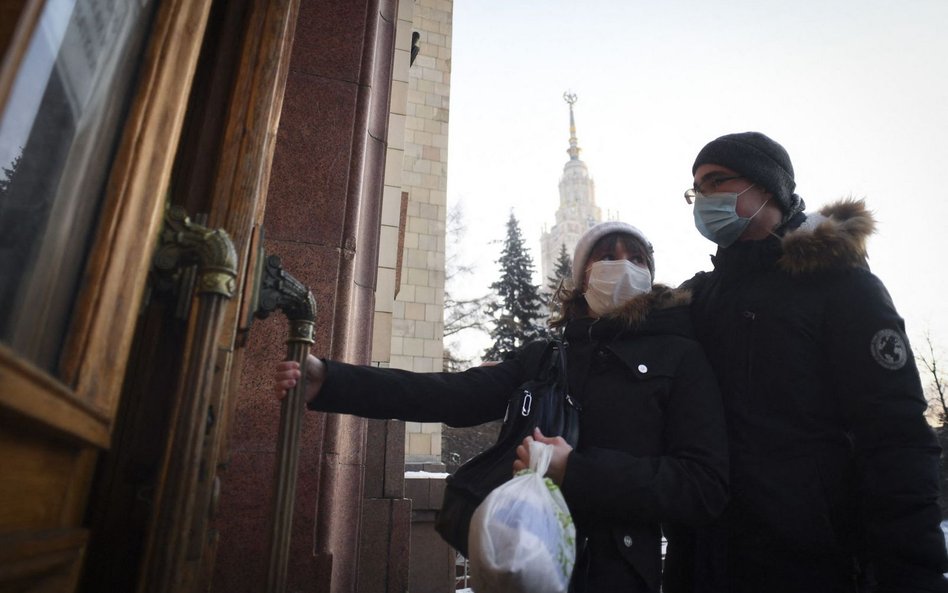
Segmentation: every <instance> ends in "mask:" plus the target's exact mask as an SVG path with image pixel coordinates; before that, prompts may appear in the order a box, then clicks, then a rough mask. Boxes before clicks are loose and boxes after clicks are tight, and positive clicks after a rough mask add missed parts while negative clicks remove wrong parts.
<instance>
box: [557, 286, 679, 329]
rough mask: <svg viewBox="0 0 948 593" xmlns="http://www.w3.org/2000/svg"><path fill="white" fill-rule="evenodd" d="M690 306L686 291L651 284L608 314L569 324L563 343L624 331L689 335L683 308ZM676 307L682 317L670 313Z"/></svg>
mask: <svg viewBox="0 0 948 593" xmlns="http://www.w3.org/2000/svg"><path fill="white" fill-rule="evenodd" d="M690 303H691V291H690V290H686V289H679V288H670V287H668V286H665V285H664V284H655V285H653V286H652V291H651V292H648V293H645V294H641V295H639V296H637V297H635V298H632V299H631V300H629V301H628V302H627V303H626V304H625V305H623V306H622V307H621V308H620V309H618V310H617V311H615V312H613V313H610V314H609V315H606V316H604V317H601V318H599V319H593V318H588V317H587V318H582V319H574V320H572V321H570V322H569V323H567V325H566V328H565V337H566V339H567V340H570V339H576V338H579V337H582V338H588V339H607V338H611V337H614V336H616V335H618V334H620V333H622V332H624V331H628V330H633V331H636V332H640V333H649V332H655V333H675V334H681V335H691V333H692V331H691V328H690V317H689V316H688V314H687V309H684V307H686V306H687V305H689V304H690ZM679 307H681V308H682V309H681V311H683V312H684V314H683V315H676V314H675V313H674V311H673V310H674V309H676V308H679Z"/></svg>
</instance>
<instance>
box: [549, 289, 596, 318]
mask: <svg viewBox="0 0 948 593" xmlns="http://www.w3.org/2000/svg"><path fill="white" fill-rule="evenodd" d="M550 311H551V314H550V327H561V326H563V325H566V324H567V322H569V321H570V320H573V319H576V318H579V317H586V316H588V315H589V305H587V304H586V297H584V296H583V290H582V287H576V286H573V282H572V280H570V279H568V278H564V279H563V280H562V281H561V282H560V285H559V286H558V287H557V289H556V291H555V292H554V293H553V298H552V299H550Z"/></svg>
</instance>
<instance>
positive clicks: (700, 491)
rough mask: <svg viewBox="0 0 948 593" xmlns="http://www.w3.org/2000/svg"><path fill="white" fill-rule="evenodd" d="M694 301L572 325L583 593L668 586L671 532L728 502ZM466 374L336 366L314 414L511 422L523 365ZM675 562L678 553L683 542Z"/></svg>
mask: <svg viewBox="0 0 948 593" xmlns="http://www.w3.org/2000/svg"><path fill="white" fill-rule="evenodd" d="M688 296H689V295H688V294H687V293H684V292H681V291H674V290H671V289H668V288H666V287H660V286H656V287H655V289H654V290H653V292H652V293H650V294H647V295H643V296H641V297H637V298H636V299H633V300H632V301H630V302H629V303H628V304H627V306H626V307H625V308H624V309H623V310H622V311H621V312H620V314H619V315H617V316H616V317H614V318H610V319H600V320H598V321H593V320H590V319H581V320H574V321H572V322H570V323H569V324H568V325H567V327H566V328H565V341H566V344H567V347H566V352H567V369H568V375H569V382H570V386H571V392H572V395H573V396H574V397H576V398H577V399H579V400H580V401H581V402H582V406H583V411H582V414H581V420H580V422H581V428H580V440H579V444H578V446H577V448H576V450H575V451H573V453H571V455H570V457H569V460H568V463H567V469H566V477H565V479H564V483H563V486H562V490H563V494H564V496H565V498H566V501H567V503H568V505H569V507H570V510H571V512H572V514H573V518H574V521H575V522H576V525H577V529H578V533H579V538H578V541H580V542H581V544H580V558H579V559H578V562H577V568H576V570H575V572H574V577H573V589H574V590H576V591H589V592H600V593H612V592H618V591H621V592H653V593H657V591H658V590H659V582H660V579H661V532H660V527H659V524H660V521H663V520H674V521H678V522H684V523H688V524H700V523H706V522H708V521H710V520H711V519H712V518H713V517H715V516H716V515H717V514H718V513H719V512H720V511H721V509H722V508H723V507H724V504H725V499H726V476H727V453H726V449H725V441H726V435H725V430H724V424H723V412H722V409H721V405H720V398H719V395H718V391H717V385H716V382H715V380H714V377H713V376H712V375H711V370H710V367H709V365H708V363H707V360H706V359H705V357H704V354H703V353H702V352H701V349H700V347H699V346H698V344H697V342H696V341H695V340H694V337H693V334H692V330H691V322H690V318H689V314H688V308H687V298H688ZM543 348H545V344H543V343H535V344H531V345H529V346H527V347H526V348H524V350H523V351H521V352H520V353H519V354H518V356H516V357H515V358H513V359H512V360H508V361H505V362H503V363H501V364H498V365H496V366H491V367H478V368H473V369H470V370H468V371H465V372H463V373H425V374H416V373H410V372H407V371H400V370H395V369H378V368H369V367H359V366H353V365H347V364H342V363H337V362H329V363H327V364H328V374H327V379H326V382H325V384H324V386H323V388H322V391H321V392H320V394H319V396H318V397H317V398H316V399H315V400H314V402H312V404H311V407H313V408H315V409H320V410H325V411H333V412H344V413H349V414H357V415H360V416H365V417H370V418H400V419H403V420H412V421H421V422H445V423H447V424H450V425H452V426H468V425H475V424H479V423H482V422H485V421H488V420H492V419H496V418H500V417H502V416H503V414H504V411H505V409H506V405H507V398H508V397H509V396H510V394H511V393H513V391H514V389H515V388H516V387H517V386H519V385H520V384H521V383H523V382H524V381H525V380H527V379H530V378H532V377H528V376H526V371H525V369H526V368H527V367H529V366H531V365H528V364H525V363H524V361H525V360H528V359H530V358H531V357H534V356H535V355H536V352H537V351H538V350H542V349H543ZM668 553H669V554H670V555H674V553H675V548H674V542H673V543H672V544H670V546H669V551H668Z"/></svg>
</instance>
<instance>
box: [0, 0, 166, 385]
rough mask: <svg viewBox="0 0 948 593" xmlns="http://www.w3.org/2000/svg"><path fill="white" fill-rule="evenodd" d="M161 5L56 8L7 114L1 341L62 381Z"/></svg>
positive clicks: (68, 3) (0, 179)
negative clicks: (76, 310)
mask: <svg viewBox="0 0 948 593" xmlns="http://www.w3.org/2000/svg"><path fill="white" fill-rule="evenodd" d="M153 4H154V2H153V1H149V0H138V1H128V0H48V1H47V2H46V5H45V7H44V9H43V13H42V16H41V17H40V19H39V21H38V23H37V25H36V27H35V29H34V31H33V34H32V37H31V40H30V42H29V46H28V48H27V50H26V53H25V54H24V57H23V60H22V61H21V62H20V65H19V70H18V72H17V75H16V78H15V81H14V84H13V87H12V89H11V91H10V95H9V96H8V97H7V100H6V103H5V104H4V105H3V106H2V115H0V340H2V341H3V342H5V343H6V344H8V345H9V346H11V347H12V348H13V349H14V350H15V351H17V352H18V353H19V354H21V355H23V356H25V357H27V358H29V359H30V360H32V361H33V362H35V363H37V364H39V365H41V366H43V367H45V368H47V369H48V370H50V371H55V367H56V363H57V359H58V356H59V351H60V349H61V346H62V343H63V340H64V337H65V332H66V331H67V328H68V323H69V319H70V313H71V309H72V306H73V303H74V301H75V296H76V293H77V288H78V283H79V279H80V276H81V274H82V270H83V266H84V262H85V258H86V255H87V252H88V247H89V244H90V242H91V236H92V233H93V231H94V224H95V220H96V214H97V213H98V210H99V207H100V205H101V202H102V197H103V194H104V190H105V182H106V178H107V175H108V172H109V168H110V165H111V162H112V156H113V153H114V150H115V146H116V142H117V139H118V137H119V135H120V131H121V123H122V121H123V119H124V116H125V113H126V111H127V106H128V99H129V97H130V95H131V89H132V87H133V81H134V74H135V68H136V67H137V65H138V63H139V60H140V54H141V50H142V46H143V40H144V38H145V33H146V30H147V26H148V24H149V22H150V18H151V14H152V12H153ZM11 51H13V50H11Z"/></svg>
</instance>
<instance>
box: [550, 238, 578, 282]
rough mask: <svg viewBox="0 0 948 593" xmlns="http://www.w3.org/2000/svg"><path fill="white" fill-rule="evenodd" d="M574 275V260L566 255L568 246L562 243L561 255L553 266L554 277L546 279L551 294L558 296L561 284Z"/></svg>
mask: <svg viewBox="0 0 948 593" xmlns="http://www.w3.org/2000/svg"><path fill="white" fill-rule="evenodd" d="M572 275H573V260H572V259H571V258H570V256H569V254H568V253H566V245H564V244H563V243H560V254H559V255H558V256H556V262H555V263H554V264H553V275H552V276H547V278H546V279H547V281H548V282H549V283H548V284H547V285H546V287H547V289H548V290H549V291H550V294H556V291H557V290H559V288H560V282H562V281H563V280H564V279H567V278H570V277H571V276H572Z"/></svg>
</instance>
